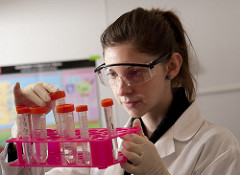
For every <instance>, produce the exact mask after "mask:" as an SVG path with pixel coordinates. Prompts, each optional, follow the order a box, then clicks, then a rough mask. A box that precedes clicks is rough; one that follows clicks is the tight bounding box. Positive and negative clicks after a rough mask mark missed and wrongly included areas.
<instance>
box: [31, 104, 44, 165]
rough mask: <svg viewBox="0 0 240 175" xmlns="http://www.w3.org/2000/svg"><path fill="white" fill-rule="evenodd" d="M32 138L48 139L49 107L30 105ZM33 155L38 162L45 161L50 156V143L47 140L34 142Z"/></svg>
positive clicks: (35, 139) (38, 139)
mask: <svg viewBox="0 0 240 175" xmlns="http://www.w3.org/2000/svg"><path fill="white" fill-rule="evenodd" d="M29 109H30V112H31V125H32V139H33V140H34V141H45V140H46V139H47V129H46V113H47V107H45V106H44V107H41V106H36V107H30V108H29ZM33 157H34V160H35V161H36V162H37V163H45V162H46V160H47V158H48V144H47V143H46V142H42V143H39V142H33Z"/></svg>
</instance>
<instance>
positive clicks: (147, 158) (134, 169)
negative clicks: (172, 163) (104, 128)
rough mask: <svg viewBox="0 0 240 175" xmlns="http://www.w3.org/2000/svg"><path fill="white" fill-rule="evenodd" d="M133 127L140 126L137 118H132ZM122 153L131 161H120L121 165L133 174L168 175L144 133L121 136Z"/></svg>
mask: <svg viewBox="0 0 240 175" xmlns="http://www.w3.org/2000/svg"><path fill="white" fill-rule="evenodd" d="M133 127H141V123H140V121H139V119H136V120H134V122H133ZM121 138H122V139H123V142H122V146H123V148H122V150H121V152H122V154H123V155H124V156H125V157H127V159H128V160H129V161H130V162H131V163H129V162H123V163H121V167H122V168H123V169H125V170H126V171H127V172H129V173H132V174H134V175H155V174H156V175H159V174H161V175H169V172H168V170H167V168H166V166H165V164H164V163H163V161H162V159H161V158H160V156H159V154H158V152H157V150H156V148H155V146H154V144H153V143H152V142H150V141H149V140H148V138H147V137H146V136H145V135H144V133H143V132H142V130H141V131H139V132H138V133H137V134H128V135H124V136H122V137H121Z"/></svg>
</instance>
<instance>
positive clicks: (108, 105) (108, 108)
mask: <svg viewBox="0 0 240 175" xmlns="http://www.w3.org/2000/svg"><path fill="white" fill-rule="evenodd" d="M101 105H102V107H104V114H105V119H106V125H107V129H108V130H109V132H110V134H111V135H113V134H114V129H115V126H114V119H113V111H112V106H113V100H112V99H111V98H106V99H103V100H101ZM112 151H113V157H114V159H115V160H117V159H118V143H117V139H116V138H115V139H112Z"/></svg>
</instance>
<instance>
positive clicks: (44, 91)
mask: <svg viewBox="0 0 240 175" xmlns="http://www.w3.org/2000/svg"><path fill="white" fill-rule="evenodd" d="M58 90H59V89H58V88H57V87H56V86H54V85H51V84H49V83H45V82H38V83H34V84H30V85H28V86H26V87H24V88H23V89H21V88H20V84H19V82H17V83H16V84H15V86H14V88H13V94H14V101H15V105H16V106H17V105H26V106H28V107H31V106H46V104H47V102H49V101H50V100H51V98H50V96H49V93H52V92H57V91H58Z"/></svg>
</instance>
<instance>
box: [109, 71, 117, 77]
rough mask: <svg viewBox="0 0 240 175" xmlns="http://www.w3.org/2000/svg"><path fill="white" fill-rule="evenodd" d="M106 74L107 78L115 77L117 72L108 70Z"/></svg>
mask: <svg viewBox="0 0 240 175" xmlns="http://www.w3.org/2000/svg"><path fill="white" fill-rule="evenodd" d="M107 76H108V77H109V78H115V77H117V74H116V73H115V72H112V71H109V72H107Z"/></svg>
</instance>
